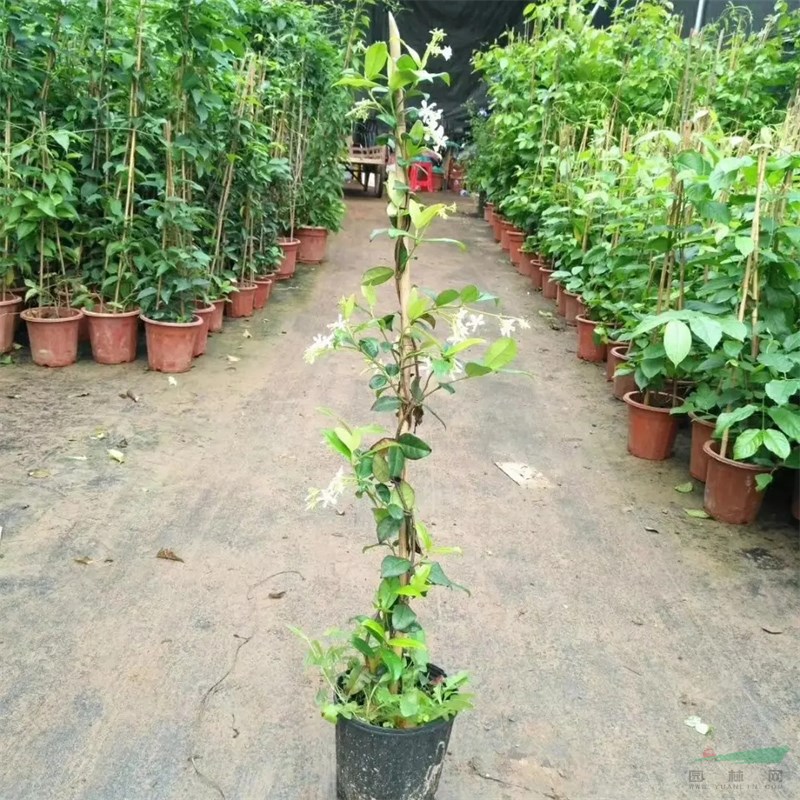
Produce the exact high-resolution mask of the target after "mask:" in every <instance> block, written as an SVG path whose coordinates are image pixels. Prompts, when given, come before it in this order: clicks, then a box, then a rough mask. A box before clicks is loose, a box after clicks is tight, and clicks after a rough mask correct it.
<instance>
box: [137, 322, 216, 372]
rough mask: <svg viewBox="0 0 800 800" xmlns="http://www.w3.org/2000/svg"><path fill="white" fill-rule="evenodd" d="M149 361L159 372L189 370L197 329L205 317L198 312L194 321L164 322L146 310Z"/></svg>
mask: <svg viewBox="0 0 800 800" xmlns="http://www.w3.org/2000/svg"><path fill="white" fill-rule="evenodd" d="M141 318H142V320H143V321H144V332H145V337H146V339H147V365H148V366H149V367H150V369H152V370H155V371H156V372H186V371H188V370H189V369H190V368H191V366H192V354H193V353H194V348H195V343H196V341H197V329H198V328H199V327H201V326H202V324H203V320H201V319H200V317H198V316H197V315H196V314H195V316H194V317H193V319H192V321H191V322H161V321H160V320H155V319H150V318H149V317H146V316H145V315H144V314H142V316H141Z"/></svg>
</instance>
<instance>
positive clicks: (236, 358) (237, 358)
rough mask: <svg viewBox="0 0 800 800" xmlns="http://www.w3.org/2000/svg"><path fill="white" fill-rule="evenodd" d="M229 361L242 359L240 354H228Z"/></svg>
mask: <svg viewBox="0 0 800 800" xmlns="http://www.w3.org/2000/svg"><path fill="white" fill-rule="evenodd" d="M227 358H228V361H241V360H242V359H241V358H239V356H228V357H227Z"/></svg>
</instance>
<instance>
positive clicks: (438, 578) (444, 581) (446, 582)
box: [428, 561, 469, 594]
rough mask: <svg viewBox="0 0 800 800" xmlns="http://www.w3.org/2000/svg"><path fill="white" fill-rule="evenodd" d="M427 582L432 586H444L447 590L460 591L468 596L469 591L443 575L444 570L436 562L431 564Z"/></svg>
mask: <svg viewBox="0 0 800 800" xmlns="http://www.w3.org/2000/svg"><path fill="white" fill-rule="evenodd" d="M428 580H429V582H430V583H432V584H433V585H434V586H446V587H447V588H448V589H461V591H462V592H466V593H467V594H469V591H468V590H467V589H466V588H465V587H463V586H461V585H460V584H458V583H455V582H454V581H451V580H450V578H448V577H447V575H445V574H444V570H443V569H442V567H441V564H439V562H438V561H434V562H433V563H432V564H431V574H430V575H429V576H428Z"/></svg>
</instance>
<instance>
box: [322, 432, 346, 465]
mask: <svg viewBox="0 0 800 800" xmlns="http://www.w3.org/2000/svg"><path fill="white" fill-rule="evenodd" d="M322 435H323V436H324V437H325V439H326V440H327V442H328V444H329V445H330V446H331V447H332V448H333V449H334V450H335V451H336V452H337V453H340V454H341V455H343V456H344V457H345V458H346V459H347V460H348V461H349V460H350V448H349V447H348V446H347V445H346V444H345V443H344V442H343V441H342V440H341V439H340V438H339V437H338V436H337V435H336V432H335V431H333V430H326V431H323V432H322Z"/></svg>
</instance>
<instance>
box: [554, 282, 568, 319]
mask: <svg viewBox="0 0 800 800" xmlns="http://www.w3.org/2000/svg"><path fill="white" fill-rule="evenodd" d="M556 313H557V314H558V316H559V317H565V316H566V315H567V298H566V297H564V287H563V286H562V284H561V281H559V282H558V283H557V284H556Z"/></svg>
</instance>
